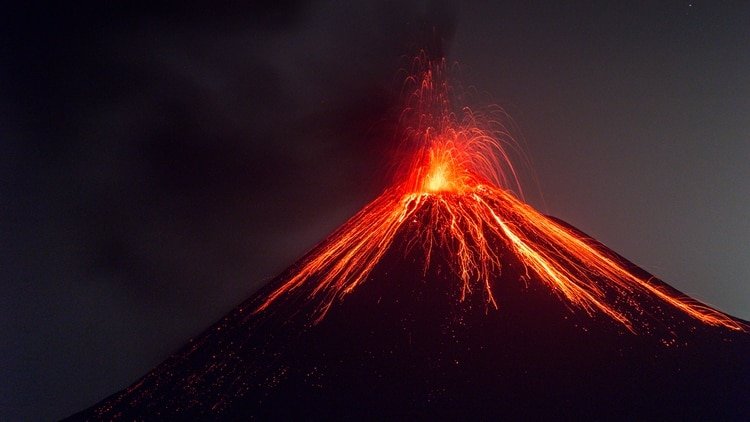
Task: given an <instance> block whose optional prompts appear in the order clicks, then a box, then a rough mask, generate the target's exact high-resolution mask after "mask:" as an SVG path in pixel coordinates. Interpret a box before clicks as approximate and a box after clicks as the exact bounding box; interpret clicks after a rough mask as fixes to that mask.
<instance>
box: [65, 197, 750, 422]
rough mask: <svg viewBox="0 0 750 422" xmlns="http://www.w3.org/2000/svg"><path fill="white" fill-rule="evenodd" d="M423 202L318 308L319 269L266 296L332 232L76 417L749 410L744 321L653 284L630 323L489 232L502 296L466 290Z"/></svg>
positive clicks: (635, 416) (737, 414)
mask: <svg viewBox="0 0 750 422" xmlns="http://www.w3.org/2000/svg"><path fill="white" fill-rule="evenodd" d="M433 200H434V199H433ZM430 206H431V204H430V203H429V202H428V203H427V204H426V206H424V207H422V208H421V209H420V210H418V211H417V212H416V213H415V215H414V216H413V218H412V219H411V220H410V221H409V222H408V223H406V224H404V225H402V226H401V227H400V228H399V229H398V231H397V232H396V234H395V236H394V239H393V241H392V242H391V243H390V244H389V245H387V248H386V249H385V250H384V251H383V254H382V256H381V257H380V259H379V260H378V262H377V264H376V265H374V266H373V268H372V270H371V271H370V272H369V275H368V276H367V278H366V280H365V281H364V282H362V283H361V285H359V286H358V287H357V288H356V289H353V290H351V291H350V292H348V293H347V294H346V295H345V297H344V298H343V299H341V298H339V299H336V300H333V301H332V302H331V303H330V307H329V308H327V312H326V314H325V316H324V317H322V318H316V317H315V315H319V309H320V307H321V306H326V304H325V303H324V301H325V297H324V296H320V295H318V296H315V295H313V294H312V292H313V290H314V288H315V286H316V283H317V281H318V280H317V279H316V277H318V278H320V277H324V275H311V276H310V277H309V279H308V280H306V282H305V283H303V284H301V285H300V287H298V288H296V289H294V290H293V291H291V292H289V293H288V294H285V295H284V296H283V297H280V298H278V299H277V300H275V301H273V302H272V303H271V304H270V305H268V306H267V307H265V308H264V309H263V310H262V311H259V308H261V307H262V306H263V305H264V304H265V303H267V301H268V298H269V297H270V295H272V294H273V293H274V292H277V291H278V290H279V288H280V287H281V286H283V285H284V284H285V283H287V282H288V280H289V279H290V277H292V276H293V275H294V274H296V273H297V272H298V269H299V268H300V267H302V266H303V265H304V262H305V261H306V260H308V259H309V258H310V256H315V254H316V253H318V250H319V249H321V248H326V242H323V243H322V244H321V245H319V246H318V248H317V249H315V250H313V251H312V252H311V253H310V255H309V256H308V257H306V258H303V259H302V260H301V261H300V262H299V263H298V264H297V265H295V266H293V267H291V268H290V269H289V270H288V271H287V272H286V273H285V274H282V275H280V276H279V277H278V278H276V279H275V280H273V281H271V282H270V283H269V284H268V285H267V286H266V287H265V288H264V289H262V290H261V291H260V292H258V293H257V294H255V295H254V296H253V297H251V298H250V299H249V300H247V301H246V302H244V303H243V304H241V305H240V306H238V307H237V308H236V309H234V310H233V311H232V312H231V313H230V314H229V315H227V316H226V317H225V318H223V319H222V320H220V321H219V322H217V323H216V324H214V325H213V326H212V327H210V328H209V329H208V330H206V331H205V332H204V333H203V334H202V335H200V336H198V337H196V338H194V339H192V340H190V342H189V343H188V344H187V345H186V346H185V347H184V348H183V349H182V350H180V351H178V352H177V353H175V354H174V355H172V356H171V357H169V358H168V359H167V360H166V361H165V362H164V363H162V364H161V365H159V366H158V367H157V368H155V369H154V370H152V371H151V372H149V373H148V374H147V375H145V376H144V377H143V378H141V379H140V380H138V381H137V382H136V383H135V384H133V385H132V386H130V387H129V388H127V389H125V390H123V391H121V392H118V393H116V394H114V395H112V396H110V397H109V398H107V399H105V400H103V401H102V402H100V403H98V404H96V405H95V406H93V407H91V408H90V409H87V410H85V411H83V412H81V413H78V414H76V415H73V416H72V417H71V418H70V420H153V419H200V420H247V419H253V418H257V419H288V418H294V419H320V420H330V419H405V418H410V419H412V418H420V419H422V418H430V419H433V418H434V419H469V418H472V419H473V418H493V419H507V418H512V419H516V418H524V419H536V418H545V419H546V418H550V419H551V418H554V419H573V418H575V419H579V418H587V419H590V418H595V419H628V420H641V419H681V420H682V419H710V420H723V419H741V420H748V418H750V400H749V398H750V335H748V334H747V332H746V331H745V330H744V329H738V330H732V329H728V328H727V327H724V326H712V325H708V324H705V323H703V322H701V321H700V320H698V319H695V318H693V317H691V316H690V315H688V314H686V313H685V312H682V311H681V310H679V309H677V308H675V307H672V306H668V305H666V304H665V303H664V301H663V300H661V299H660V298H658V297H656V296H655V295H648V294H641V295H638V297H633V298H629V299H628V300H633V301H637V303H638V306H637V307H636V308H633V309H635V310H634V311H633V312H634V314H633V315H630V317H631V318H638V320H639V321H640V322H639V324H638V325H637V326H634V327H628V326H626V325H624V324H621V323H619V322H617V321H615V320H613V319H612V318H610V317H609V316H606V315H604V314H603V313H601V312H586V311H585V310H582V309H580V308H577V307H575V306H571V304H570V303H569V302H568V301H566V300H563V298H561V297H560V295H559V294H558V293H555V292H554V291H552V290H551V289H550V288H549V287H548V286H547V285H545V283H544V282H542V281H541V280H540V278H539V277H538V275H536V273H534V272H533V271H529V269H528V268H527V265H526V264H525V263H524V262H523V261H522V260H521V259H520V258H519V256H518V254H517V253H516V251H514V250H513V249H512V248H510V247H509V246H508V243H507V242H505V241H503V240H502V239H497V238H488V239H487V241H488V242H489V244H490V245H491V247H492V248H493V250H494V251H495V253H496V255H497V256H498V257H499V258H500V262H501V263H502V267H501V271H499V272H497V273H496V274H494V275H493V277H492V279H491V280H490V282H491V284H492V289H493V295H494V298H495V301H496V304H497V308H496V307H495V306H494V305H493V304H491V303H490V302H488V300H487V297H486V295H483V294H481V293H480V292H481V291H482V287H481V286H474V288H473V289H471V290H472V291H471V292H469V293H468V294H467V293H466V291H465V290H464V287H466V286H464V283H463V281H462V280H461V279H460V277H459V276H458V275H457V273H456V268H455V256H454V255H455V250H451V248H449V247H445V245H444V247H434V248H432V249H430V250H425V248H422V247H415V246H414V245H415V244H420V243H421V242H422V240H423V239H422V238H423V237H424V236H426V235H428V234H427V233H426V231H425V230H424V229H423V228H422V227H424V225H423V224H421V223H423V222H424V220H427V219H429V218H430V216H429V215H428V214H429V213H430ZM550 221H556V220H550ZM556 223H557V224H559V225H560V226H562V227H566V229H567V230H570V231H571V232H572V233H575V234H576V236H578V237H580V238H581V239H583V240H584V241H586V242H587V243H589V244H591V245H595V246H596V247H597V248H598V249H599V250H602V251H604V252H605V253H607V254H608V255H609V256H611V257H613V259H614V260H616V261H617V262H618V263H619V264H620V265H622V266H623V267H624V268H627V269H628V270H629V271H631V272H632V273H633V274H635V275H637V276H638V277H640V278H643V279H647V280H650V283H651V284H652V285H654V286H657V287H659V288H660V289H662V290H663V291H666V292H669V293H670V294H671V295H673V296H676V297H684V296H683V295H682V294H681V293H679V292H677V291H676V290H674V289H672V288H671V287H669V286H668V285H666V284H665V283H662V282H661V281H658V280H655V279H652V278H651V276H650V275H649V274H647V273H646V272H645V271H643V270H641V269H639V268H638V267H636V266H635V265H633V264H631V263H629V262H628V261H626V260H625V259H624V258H622V257H620V256H618V255H616V254H614V253H613V252H611V251H609V250H607V249H606V248H605V247H604V246H603V245H601V244H599V243H597V242H595V241H594V240H593V239H591V238H590V237H588V236H586V235H584V234H583V233H581V232H579V231H576V230H575V229H573V228H572V227H569V226H567V225H565V224H564V223H562V222H558V221H556ZM435 230H438V229H435ZM428 259H429V262H430V264H429V265H425V262H426V261H428ZM593 282H595V283H597V284H600V285H601V286H603V287H602V288H604V289H606V288H607V287H606V286H607V285H608V284H607V280H598V279H594V280H593ZM469 287H471V286H469ZM615 293H616V292H605V296H606V297H610V296H611V297H614V295H615ZM613 300H614V299H613ZM626 305H627V304H626ZM626 305H623V306H626ZM636 313H637V315H635V314H636ZM732 320H733V321H736V323H737V324H739V325H741V326H743V328H744V326H745V324H746V323H745V322H743V321H739V320H734V319H732Z"/></svg>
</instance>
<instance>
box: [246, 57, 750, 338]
mask: <svg viewBox="0 0 750 422" xmlns="http://www.w3.org/2000/svg"><path fill="white" fill-rule="evenodd" d="M419 63H420V64H421V63H423V62H419ZM444 69H445V66H444V63H443V62H440V63H437V64H428V65H425V66H422V67H421V69H419V70H418V71H417V72H416V74H417V76H416V77H412V78H410V79H409V81H410V82H411V83H413V84H414V85H416V89H414V90H413V92H412V94H411V95H410V96H408V97H407V100H406V107H405V111H404V113H403V115H402V120H403V121H402V123H403V126H404V127H405V128H406V129H405V130H404V132H403V138H404V145H405V150H406V151H407V152H408V153H407V154H405V155H406V156H407V158H406V159H405V160H404V161H403V163H402V164H401V166H400V167H399V168H400V170H399V171H397V172H396V174H397V176H396V181H395V182H394V183H393V185H392V186H391V187H390V188H388V189H386V190H385V191H384V192H383V193H382V194H381V195H380V196H379V197H378V198H376V199H375V200H374V201H372V202H371V203H370V204H368V205H367V206H366V207H364V209H362V210H361V211H360V212H359V213H357V214H356V215H355V216H354V217H352V218H351V219H350V220H349V221H347V222H346V223H345V224H344V225H343V226H342V227H340V228H339V229H338V230H337V231H335V232H334V233H333V234H332V235H331V236H330V237H329V238H328V239H326V240H325V241H323V242H322V243H321V244H320V245H318V246H317V247H316V249H314V250H313V252H312V253H311V254H309V255H308V257H307V258H306V259H305V260H304V261H303V262H302V264H301V266H300V267H298V268H297V269H296V271H295V272H294V273H293V274H291V275H290V276H289V277H288V279H286V280H285V281H284V282H283V284H282V285H281V286H280V287H278V288H277V289H276V290H275V291H273V292H272V293H271V294H270V295H269V296H268V297H267V298H266V299H265V301H264V302H263V303H262V304H261V305H260V307H259V308H258V310H257V311H262V310H264V309H267V308H269V307H270V306H271V305H272V304H273V303H274V302H276V301H277V300H280V299H281V298H283V297H284V296H286V295H289V294H290V293H292V292H293V291H295V290H297V289H300V288H301V287H302V286H303V285H306V284H307V283H312V285H311V287H312V288H311V293H310V298H311V299H317V300H318V303H320V306H319V308H318V310H317V314H316V315H315V321H320V320H321V319H322V318H323V317H324V316H325V314H326V312H328V310H329V308H330V307H331V306H332V304H334V303H335V302H336V301H337V300H340V299H342V298H344V297H345V296H346V295H347V294H348V293H350V292H352V291H353V290H354V289H355V288H356V287H357V286H359V285H360V284H362V283H364V282H366V281H367V278H368V276H369V274H370V272H371V271H372V269H373V268H374V267H375V266H376V265H377V264H378V263H379V262H380V260H381V258H382V257H383V255H384V254H385V253H386V251H387V250H388V249H389V247H390V246H391V245H392V243H393V241H394V239H395V238H396V235H397V233H398V232H399V231H400V230H410V231H411V232H410V235H411V238H412V239H414V242H418V243H419V245H418V246H420V247H422V248H423V250H424V252H425V254H424V255H425V257H426V259H425V263H424V265H425V268H428V267H429V266H430V257H431V255H432V253H433V251H435V250H441V251H447V252H448V255H449V256H450V257H452V262H451V268H452V270H453V271H454V273H455V275H456V276H457V277H458V278H459V279H460V280H461V286H462V287H461V297H462V298H466V296H467V295H468V294H472V293H474V292H476V291H479V292H482V294H484V296H485V297H486V300H487V303H488V305H489V306H492V307H497V306H498V305H497V299H496V298H495V296H494V294H493V280H499V279H500V278H499V277H498V276H499V275H500V273H501V271H502V268H503V261H502V259H501V257H500V256H499V255H498V248H497V247H496V246H495V245H497V244H498V242H502V244H504V245H505V246H506V248H505V249H506V250H508V251H511V252H512V253H513V254H515V255H516V257H517V258H518V259H519V260H520V262H522V263H523V265H524V266H525V271H526V277H525V278H526V279H527V280H541V282H542V283H544V284H545V285H546V286H547V287H548V288H549V289H550V290H551V291H552V292H554V293H555V294H556V295H557V296H559V297H560V298H561V300H565V301H567V302H568V303H569V304H570V305H572V306H573V307H574V308H578V309H581V310H583V311H585V312H586V313H588V314H589V315H592V316H593V315H604V316H606V317H608V318H611V319H612V320H614V321H616V322H618V323H620V324H622V325H624V326H625V327H627V328H628V329H629V330H631V331H633V332H636V331H637V328H638V326H641V325H643V321H640V320H639V318H640V316H642V315H644V314H648V311H647V310H646V309H644V308H643V307H642V306H641V304H640V303H639V300H638V299H639V298H642V297H646V296H648V297H656V298H657V300H659V301H661V302H662V303H663V305H664V306H669V307H674V308H676V309H679V310H680V311H682V312H684V313H685V314H686V315H689V316H690V317H692V318H694V319H696V320H697V321H700V322H702V323H705V324H708V325H713V326H722V327H726V328H729V329H733V330H743V329H744V327H743V326H742V325H741V324H740V323H739V322H737V321H735V320H734V319H732V318H731V317H729V316H727V315H725V314H723V313H721V312H719V311H717V310H714V309H712V308H710V307H708V306H706V305H704V304H701V303H699V302H696V301H694V300H691V299H690V298H687V297H685V296H682V295H677V294H675V293H672V292H669V291H667V290H666V289H664V288H662V287H660V286H658V285H657V284H656V283H652V280H650V279H643V278H640V277H638V276H637V275H635V274H633V273H631V272H630V271H629V270H628V269H626V268H625V267H624V266H623V265H622V264H621V263H620V262H619V259H618V258H616V257H614V256H611V255H610V254H609V252H607V251H606V250H604V249H602V248H599V247H598V246H596V245H595V244H593V243H592V242H591V241H590V240H588V239H586V238H584V237H582V236H579V235H578V234H577V233H576V232H574V231H573V230H571V229H569V228H567V227H565V226H563V225H562V224H560V223H558V222H556V221H555V220H553V219H551V218H549V217H547V216H545V215H543V214H541V213H539V212H538V211H536V210H535V209H534V208H532V207H531V206H529V205H527V204H526V203H524V202H523V201H522V200H520V199H519V198H518V197H517V196H516V195H515V194H514V193H512V192H511V189H514V190H516V192H518V193H519V194H521V189H520V186H519V184H518V177H517V174H516V170H515V168H514V167H513V164H512V163H511V160H510V158H509V154H508V153H507V151H508V150H509V149H513V148H517V146H516V145H515V144H514V143H513V141H512V138H511V137H510V135H509V134H508V131H507V130H506V129H505V127H503V126H502V125H500V124H498V123H497V122H494V123H493V122H492V121H491V119H486V120H488V122H486V123H484V124H483V119H481V118H479V117H478V116H477V115H476V114H475V113H473V112H472V111H471V110H469V109H468V108H464V109H463V110H462V111H461V114H460V117H459V116H457V114H456V113H454V112H453V111H452V109H451V106H450V101H449V94H450V88H449V86H448V84H447V81H446V78H445V77H444V76H443V73H444ZM425 215H426V216H427V219H426V221H425V218H423V216H425ZM418 216H421V217H422V218H418ZM415 225H416V227H414V226H415Z"/></svg>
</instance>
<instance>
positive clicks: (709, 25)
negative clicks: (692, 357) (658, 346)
mask: <svg viewBox="0 0 750 422" xmlns="http://www.w3.org/2000/svg"><path fill="white" fill-rule="evenodd" d="M249 3H252V2H249ZM269 3H271V5H263V6H256V5H252V6H248V5H244V6H241V7H240V6H233V7H220V8H214V9H211V10H206V9H197V8H185V9H183V10H173V9H172V8H169V7H158V6H153V5H150V4H147V3H145V4H144V5H142V7H141V6H138V5H132V4H131V5H129V6H117V5H101V4H97V5H90V6H84V5H81V4H78V5H77V6H75V8H70V9H69V8H62V7H61V6H54V7H45V8H38V9H36V8H31V7H28V8H26V9H21V8H17V9H15V10H12V8H11V9H8V10H5V11H4V12H3V14H2V15H3V16H2V17H1V18H0V42H1V43H2V44H0V45H2V56H0V57H2V59H1V60H0V157H2V158H0V181H1V183H0V198H2V201H1V202H0V205H1V206H0V228H1V232H0V233H2V235H0V247H1V248H2V254H0V257H1V258H0V259H1V261H0V269H1V270H0V273H1V274H2V294H0V312H2V316H0V327H1V328H0V336H1V337H0V347H1V348H2V349H1V350H0V356H2V359H1V360H0V380H1V381H0V419H2V420H18V419H24V420H36V419H54V418H60V417H63V416H66V415H68V414H70V413H72V412H74V411H77V410H80V409H82V408H84V407H87V406H89V405H91V404H93V403H94V402H96V401H98V400H100V399H102V398H103V397H105V396H107V395H109V394H111V393H113V392H115V391H116V390H118V389H120V388H123V387H125V386H126V385H128V384H130V383H131V382H133V381H134V380H135V379H136V378H138V377H139V376H141V375H143V374H144V373H145V372H146V371H147V370H149V369H150V368H152V367H153V366H154V365H156V364H158V363H159V362H161V361H162V360H163V359H164V358H165V357H166V356H167V355H168V354H169V353H170V352H172V351H174V350H175V349H176V348H178V347H179V346H181V345H182V344H184V342H185V341H186V340H187V339H188V338H189V337H191V336H193V335H196V334H198V333H199V332H201V331H202V329H203V328H205V327H206V326H207V325H209V324H210V323H211V322H213V321H215V320H216V319H218V318H219V317H221V316H222V315H223V314H225V313H226V312H228V311H229V310H230V309H231V308H232V307H233V306H234V305H236V304H238V303H239V302H241V301H242V300H244V299H245V298H247V297H248V296H249V295H250V294H251V293H252V292H253V291H254V290H255V289H257V288H258V287H259V286H260V285H262V284H263V283H264V282H265V281H267V280H269V279H270V278H272V277H273V276H275V275H276V274H278V273H279V272H280V271H281V270H283V269H284V268H286V267H287V266H288V265H290V264H291V263H293V262H294V261H295V259H296V258H298V257H299V256H301V255H302V254H303V253H304V252H305V251H307V250H309V249H310V248H311V247H312V246H313V245H314V244H315V243H316V242H318V241H320V240H322V239H323V238H324V237H325V236H326V235H327V234H328V233H330V232H331V231H332V230H333V229H334V228H336V227H337V226H338V225H340V224H341V223H342V222H343V221H345V220H346V219H347V218H348V217H349V216H351V215H352V214H353V213H354V212H356V211H357V210H358V209H359V208H360V207H361V206H362V205H364V204H365V203H367V202H368V200H370V199H372V198H373V197H374V196H375V195H377V193H378V192H379V191H380V190H381V189H383V188H384V187H385V186H386V184H387V182H388V178H387V177H386V176H385V174H386V171H385V169H386V168H387V167H388V165H387V164H388V158H389V156H390V153H391V152H392V151H393V150H394V149H395V147H396V146H397V144H398V140H397V139H393V136H392V135H393V133H394V124H395V117H394V116H396V115H397V111H398V104H399V89H400V87H401V86H402V80H403V75H404V73H403V72H399V69H400V68H403V67H405V66H408V64H409V57H410V56H413V55H414V54H415V53H416V51H417V50H418V49H419V48H420V47H422V46H423V44H425V40H431V43H432V45H433V46H434V45H438V44H439V45H441V46H442V49H443V51H444V52H445V53H446V54H447V57H448V59H449V61H451V62H457V63H458V64H459V70H458V72H457V73H458V74H459V75H460V81H457V82H460V84H461V85H462V86H464V87H466V88H467V89H469V90H474V91H473V92H475V93H476V95H474V98H475V101H476V104H471V105H473V106H482V105H486V104H487V103H494V104H497V105H499V106H501V107H503V108H504V109H505V110H506V111H507V112H508V113H509V114H510V115H511V116H512V117H513V119H514V120H515V123H516V127H517V128H518V130H517V133H516V136H517V138H518V139H519V140H521V142H522V143H523V144H524V146H525V148H526V151H527V153H528V155H529V156H530V157H531V160H532V163H533V170H534V173H535V174H536V182H534V180H533V178H532V177H527V178H526V180H524V182H526V186H527V187H529V189H527V192H528V193H529V195H528V197H527V199H528V200H529V202H531V203H532V205H534V206H536V207H537V208H539V209H541V210H542V211H544V212H546V213H548V214H551V215H554V216H556V217H559V218H562V219H564V220H566V221H568V222H569V223H571V224H573V225H574V226H576V227H578V228H580V229H582V230H583V231H585V232H587V233H589V234H590V235H592V236H594V237H595V238H597V239H599V240H600V241H602V242H604V243H605V244H606V245H608V246H609V247H610V248H612V249H613V250H615V251H617V252H619V253H620V254H622V255H623V256H625V257H626V258H628V259H630V260H631V261H633V262H635V263H637V264H639V265H640V266H642V267H643V268H645V269H647V270H649V271H651V272H653V273H654V274H655V275H657V276H659V277H660V278H662V279H664V280H665V281H666V282H668V283H670V284H671V285H673V286H674V287H677V288H678V289H680V290H682V291H684V292H686V293H688V294H690V295H691V296H693V297H695V298H698V299H701V300H703V301H705V302H707V303H709V304H712V305H715V306H716V307H718V308H719V309H721V310H724V311H726V312H728V313H730V314H733V315H735V316H739V317H742V318H745V319H748V318H750V283H748V279H750V250H748V248H747V245H748V240H747V239H750V220H748V219H747V215H750V201H749V200H748V198H750V182H749V181H750V76H748V75H750V48H749V47H748V46H750V24H749V23H750V3H748V2H742V1H738V2H720V1H692V2H691V1H671V2H627V1H621V2H601V4H600V5H598V6H596V7H591V6H584V5H583V3H580V4H571V3H570V2H549V4H546V5H529V4H527V3H531V2H519V3H518V4H514V3H509V2H486V3H487V4H486V5H484V6H477V5H468V4H466V5H465V4H458V3H459V2H427V1H417V2H415V1H407V2H403V1H398V2H396V1H393V2H363V3H361V4H360V3H359V2H348V1H340V2H312V3H311V4H307V3H302V2H300V3H294V2H278V1H277V2H269ZM495 3H502V4H495ZM558 3H564V4H558ZM573 3H575V2H573ZM521 4H523V5H521ZM435 40H438V41H437V42H436V41H435ZM537 187H538V189H537ZM539 191H541V194H539V193H538V192H539Z"/></svg>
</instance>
